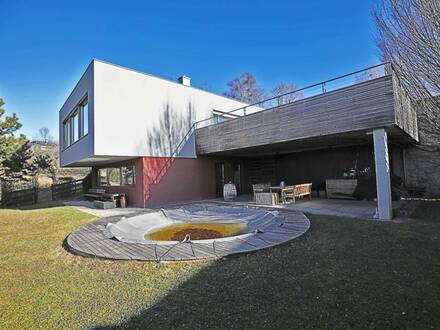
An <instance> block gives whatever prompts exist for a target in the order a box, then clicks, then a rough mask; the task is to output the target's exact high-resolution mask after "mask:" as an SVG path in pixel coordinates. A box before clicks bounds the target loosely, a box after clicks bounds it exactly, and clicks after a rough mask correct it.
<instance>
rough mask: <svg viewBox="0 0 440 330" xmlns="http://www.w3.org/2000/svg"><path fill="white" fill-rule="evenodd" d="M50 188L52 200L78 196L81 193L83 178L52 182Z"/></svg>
mask: <svg viewBox="0 0 440 330" xmlns="http://www.w3.org/2000/svg"><path fill="white" fill-rule="evenodd" d="M50 189H51V190H52V199H53V200H54V199H61V198H67V197H74V196H78V195H81V194H82V193H83V180H82V179H81V180H75V181H69V182H64V183H58V184H53V185H52V186H51V187H50Z"/></svg>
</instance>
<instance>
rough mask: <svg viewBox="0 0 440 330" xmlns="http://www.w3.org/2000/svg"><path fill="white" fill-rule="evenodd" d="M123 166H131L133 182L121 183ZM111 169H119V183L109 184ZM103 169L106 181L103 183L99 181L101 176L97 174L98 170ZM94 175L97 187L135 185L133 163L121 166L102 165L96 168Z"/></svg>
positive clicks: (134, 167)
mask: <svg viewBox="0 0 440 330" xmlns="http://www.w3.org/2000/svg"><path fill="white" fill-rule="evenodd" d="M124 167H132V168H133V183H131V184H123V174H122V173H123V170H122V168H124ZM112 169H118V170H119V185H111V184H110V173H111V170H112ZM102 170H105V172H106V180H107V181H106V182H105V184H102V183H101V180H100V179H101V176H100V174H99V172H100V171H102ZM96 174H97V175H96V177H97V180H96V181H97V185H98V187H134V186H135V185H136V166H135V165H134V164H130V165H121V166H109V167H102V168H98V169H97V171H96Z"/></svg>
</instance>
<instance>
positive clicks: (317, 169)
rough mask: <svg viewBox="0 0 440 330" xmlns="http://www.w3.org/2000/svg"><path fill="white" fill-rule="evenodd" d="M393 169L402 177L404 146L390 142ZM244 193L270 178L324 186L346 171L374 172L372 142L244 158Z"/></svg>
mask: <svg viewBox="0 0 440 330" xmlns="http://www.w3.org/2000/svg"><path fill="white" fill-rule="evenodd" d="M390 160H391V173H392V174H393V175H396V176H398V177H400V178H401V179H402V180H403V179H404V178H403V173H402V166H403V165H402V159H401V149H400V148H398V147H396V146H390ZM236 161H240V162H241V163H242V164H243V167H242V168H243V173H242V178H241V180H242V189H243V193H251V192H252V184H254V183H262V182H270V183H272V184H274V185H278V184H279V183H280V182H281V181H284V182H285V183H286V184H287V185H294V184H299V183H306V182H311V183H313V186H314V187H319V186H321V187H323V188H322V189H324V187H325V180H326V179H341V178H343V174H344V172H348V171H350V170H351V169H355V168H356V169H357V170H358V171H361V170H365V169H367V168H369V169H370V173H371V174H372V175H373V176H374V175H375V164H374V151H373V146H372V145H361V146H354V147H345V148H333V149H322V150H313V151H303V152H298V153H291V154H285V155H276V156H267V157H258V158H242V159H240V160H238V159H237V160H236Z"/></svg>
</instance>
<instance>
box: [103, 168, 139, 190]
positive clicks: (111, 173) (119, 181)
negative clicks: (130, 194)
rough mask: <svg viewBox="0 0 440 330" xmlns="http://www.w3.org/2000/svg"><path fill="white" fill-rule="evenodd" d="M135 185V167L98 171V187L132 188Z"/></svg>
mask: <svg viewBox="0 0 440 330" xmlns="http://www.w3.org/2000/svg"><path fill="white" fill-rule="evenodd" d="M134 184H135V170H134V165H130V166H121V167H109V168H101V169H99V170H98V186H131V185H134Z"/></svg>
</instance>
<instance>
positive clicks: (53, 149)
mask: <svg viewBox="0 0 440 330" xmlns="http://www.w3.org/2000/svg"><path fill="white" fill-rule="evenodd" d="M31 145H32V150H33V151H34V154H35V156H38V155H42V154H47V155H49V156H50V157H51V158H52V159H53V160H54V162H55V164H56V174H57V175H56V177H57V182H63V181H71V180H78V179H82V178H84V177H85V176H86V175H87V174H89V173H90V170H91V168H90V167H71V168H60V154H59V146H58V143H57V142H45V141H32V142H31ZM52 183H53V182H52V179H51V178H50V177H48V176H46V175H40V177H39V178H38V184H39V186H40V187H48V186H50V185H51V184H52Z"/></svg>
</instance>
